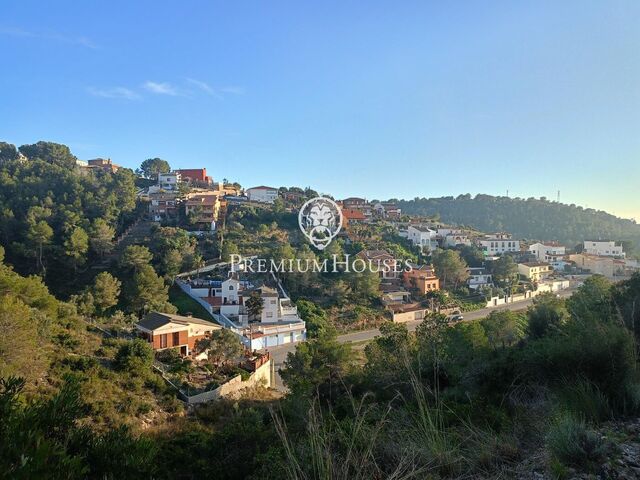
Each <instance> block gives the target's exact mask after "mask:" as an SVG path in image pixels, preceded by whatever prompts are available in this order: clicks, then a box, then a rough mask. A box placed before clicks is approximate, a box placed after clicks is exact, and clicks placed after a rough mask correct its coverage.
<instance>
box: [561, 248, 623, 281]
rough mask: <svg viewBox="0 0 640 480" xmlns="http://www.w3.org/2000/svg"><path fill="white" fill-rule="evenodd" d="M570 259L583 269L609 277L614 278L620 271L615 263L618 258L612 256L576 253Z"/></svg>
mask: <svg viewBox="0 0 640 480" xmlns="http://www.w3.org/2000/svg"><path fill="white" fill-rule="evenodd" d="M569 260H571V261H572V262H574V263H575V264H576V267H578V268H580V269H582V270H586V271H588V272H590V273H593V274H598V275H604V276H605V277H608V278H613V277H614V276H615V275H616V274H617V273H618V271H619V266H618V265H616V263H615V260H616V259H615V258H613V257H610V256H599V255H591V254H589V253H574V254H571V255H569Z"/></svg>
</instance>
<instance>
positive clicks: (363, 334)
mask: <svg viewBox="0 0 640 480" xmlns="http://www.w3.org/2000/svg"><path fill="white" fill-rule="evenodd" d="M574 291H575V288H569V289H567V290H563V291H561V292H559V295H560V296H561V297H568V296H571V294H572V293H573V292H574ZM532 303H533V300H532V299H527V300H523V301H520V302H515V303H509V304H507V305H498V306H497V307H488V308H482V309H480V310H475V311H473V312H467V313H465V314H464V319H465V321H471V320H479V319H481V318H484V317H486V316H487V315H489V314H490V313H491V312H492V311H494V310H514V311H517V310H523V309H525V308H527V307H528V306H529V305H531V304H532ZM421 322H422V320H417V321H413V322H406V323H405V325H406V326H407V328H408V329H409V331H411V332H413V331H414V330H415V329H416V327H417V326H418V325H420V323H421ZM379 335H380V330H378V329H377V328H375V329H373V330H362V331H359V332H352V333H345V334H344V335H340V336H338V341H339V342H340V343H360V342H367V341H371V340H373V339H374V338H375V337H377V336H379ZM295 349H296V344H290V345H282V346H279V347H272V348H269V352H270V353H271V358H272V359H273V361H274V363H275V369H276V385H275V387H276V389H278V390H280V391H285V390H286V389H285V387H284V385H283V384H282V380H281V379H280V374H279V373H278V369H280V368H281V367H282V366H283V364H284V361H285V360H286V358H287V354H288V353H289V352H293V351H295Z"/></svg>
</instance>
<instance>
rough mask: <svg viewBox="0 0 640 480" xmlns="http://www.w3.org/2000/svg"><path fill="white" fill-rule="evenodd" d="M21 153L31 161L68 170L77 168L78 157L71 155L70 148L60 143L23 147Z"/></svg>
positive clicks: (39, 143)
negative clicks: (41, 161)
mask: <svg viewBox="0 0 640 480" xmlns="http://www.w3.org/2000/svg"><path fill="white" fill-rule="evenodd" d="M20 153H22V154H23V155H24V156H25V157H27V158H28V159H29V160H43V161H45V162H47V163H50V164H52V165H59V166H60V167H63V168H66V169H72V168H75V166H76V157H75V156H74V155H73V154H72V153H71V150H69V147H67V146H66V145H61V144H59V143H54V142H38V143H34V144H33V145H22V146H21V147H20Z"/></svg>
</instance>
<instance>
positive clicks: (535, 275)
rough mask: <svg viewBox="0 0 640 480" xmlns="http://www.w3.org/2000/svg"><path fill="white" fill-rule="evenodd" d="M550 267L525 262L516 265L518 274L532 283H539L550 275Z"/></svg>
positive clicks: (544, 264)
mask: <svg viewBox="0 0 640 480" xmlns="http://www.w3.org/2000/svg"><path fill="white" fill-rule="evenodd" d="M551 271H552V269H551V265H549V264H548V263H544V262H527V263H519V264H518V273H519V274H520V275H522V276H524V277H526V278H527V279H529V280H531V281H532V282H539V281H540V280H542V279H543V278H544V277H546V276H547V275H549V273H551Z"/></svg>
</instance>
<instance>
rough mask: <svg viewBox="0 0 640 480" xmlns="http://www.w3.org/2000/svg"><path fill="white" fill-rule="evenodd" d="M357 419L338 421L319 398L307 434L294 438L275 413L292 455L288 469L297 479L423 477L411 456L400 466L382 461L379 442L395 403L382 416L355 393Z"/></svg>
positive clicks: (353, 404)
mask: <svg viewBox="0 0 640 480" xmlns="http://www.w3.org/2000/svg"><path fill="white" fill-rule="evenodd" d="M349 399H350V401H351V407H352V411H353V415H352V416H351V417H349V418H345V419H338V418H337V417H336V416H335V415H334V413H333V412H332V411H331V410H329V411H328V412H323V410H322V408H321V407H320V405H319V404H318V401H317V400H314V401H313V402H312V403H311V405H310V407H309V410H308V418H307V425H306V432H305V434H304V435H302V436H300V437H298V438H292V436H291V434H290V432H289V430H288V429H287V426H286V424H285V420H284V418H283V417H282V415H281V414H279V413H276V412H274V411H272V417H273V420H274V424H275V427H276V431H277V433H278V436H279V438H280V440H281V442H282V445H283V447H284V450H285V453H286V460H287V463H286V471H287V476H288V478H289V479H291V480H311V479H314V480H369V479H375V478H388V479H393V480H405V479H411V478H416V477H421V474H420V471H419V470H417V469H416V468H415V467H414V465H413V464H412V462H411V461H410V458H409V457H408V456H405V455H403V456H401V458H399V459H398V461H397V462H396V464H395V465H394V466H389V465H381V464H380V463H379V462H378V460H377V458H376V450H377V449H378V448H379V445H380V444H379V439H380V436H381V435H382V433H383V430H384V428H385V426H386V424H387V419H388V414H389V411H390V408H391V407H390V405H389V406H387V408H386V409H385V411H383V412H382V413H380V412H377V411H376V412H374V411H373V410H374V407H373V406H367V405H366V402H367V399H368V397H367V396H366V395H365V396H364V397H363V398H362V399H361V400H360V401H359V402H356V401H355V400H354V399H353V397H352V396H351V395H350V394H349Z"/></svg>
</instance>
